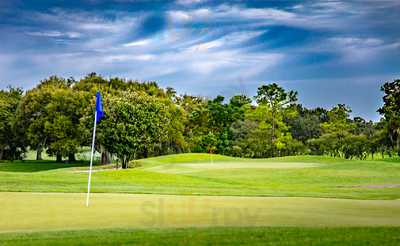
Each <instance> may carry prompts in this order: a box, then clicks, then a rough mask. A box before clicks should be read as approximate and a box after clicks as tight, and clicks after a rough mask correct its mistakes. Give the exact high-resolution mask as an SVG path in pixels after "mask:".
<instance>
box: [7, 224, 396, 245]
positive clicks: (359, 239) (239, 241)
mask: <svg viewBox="0 0 400 246" xmlns="http://www.w3.org/2000/svg"><path fill="white" fill-rule="evenodd" d="M399 242H400V228H399V227H393V228H391V227H384V228H382V227H375V228H371V227H370V228H290V227H288V228H268V227H261V228H197V229H193V228H188V229H174V230H172V229H163V230H160V229H153V230H129V229H118V230H116V229H114V230H90V231H86V230H82V231H58V232H41V233H12V234H1V236H0V244H1V245H4V246H6V245H10V246H11V245H12V246H18V245H55V246H56V245H274V246H297V245H307V246H312V245H314V246H316V245H324V246H334V245H335V246H346V245H353V246H359V245H380V246H389V245H398V244H399Z"/></svg>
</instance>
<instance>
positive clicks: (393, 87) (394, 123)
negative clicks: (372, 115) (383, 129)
mask: <svg viewBox="0 0 400 246" xmlns="http://www.w3.org/2000/svg"><path fill="white" fill-rule="evenodd" d="M381 91H383V92H384V93H385V95H384V96H383V103H384V105H383V107H381V108H380V109H379V110H378V112H379V113H380V114H382V115H384V117H385V119H386V121H387V127H388V133H389V137H390V140H391V142H392V145H393V146H395V148H396V150H397V153H398V155H400V79H397V80H394V81H393V82H386V83H385V84H384V85H383V86H382V87H381Z"/></svg>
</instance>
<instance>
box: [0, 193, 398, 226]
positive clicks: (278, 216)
mask: <svg viewBox="0 0 400 246" xmlns="http://www.w3.org/2000/svg"><path fill="white" fill-rule="evenodd" d="M0 204H1V209H0V218H2V219H1V220H0V231H2V232H14V231H35V230H74V229H91V228H92V229H93V228H168V227H209V226H300V227H301V226H306V227H321V226H322V227H325V226H330V227H337V226H400V200H354V199H331V198H296V197H224V196H176V195H134V194H105V193H97V194H93V196H92V197H91V205H90V207H89V208H87V207H86V206H85V205H84V204H85V194H83V193H29V192H13V193H7V192H2V193H0Z"/></svg>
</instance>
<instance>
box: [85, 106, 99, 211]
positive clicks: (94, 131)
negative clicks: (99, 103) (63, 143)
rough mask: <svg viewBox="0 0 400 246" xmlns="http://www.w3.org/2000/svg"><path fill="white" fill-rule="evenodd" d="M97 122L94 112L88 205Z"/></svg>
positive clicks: (87, 201) (87, 205)
mask: <svg viewBox="0 0 400 246" xmlns="http://www.w3.org/2000/svg"><path fill="white" fill-rule="evenodd" d="M96 124H97V112H96V111H95V112H94V127H93V139H92V151H91V152H90V167H89V178H88V191H87V195H86V207H89V196H90V181H91V179H92V166H93V154H94V153H93V152H94V140H95V139H96Z"/></svg>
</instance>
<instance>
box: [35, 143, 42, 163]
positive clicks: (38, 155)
mask: <svg viewBox="0 0 400 246" xmlns="http://www.w3.org/2000/svg"><path fill="white" fill-rule="evenodd" d="M36 160H37V161H41V160H43V158H42V146H40V145H39V146H38V147H37V149H36Z"/></svg>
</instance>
